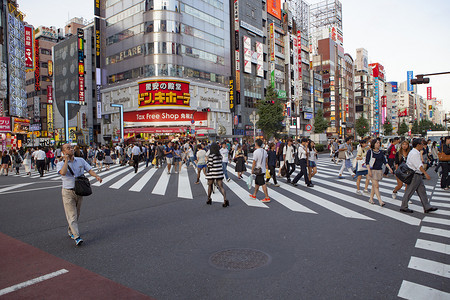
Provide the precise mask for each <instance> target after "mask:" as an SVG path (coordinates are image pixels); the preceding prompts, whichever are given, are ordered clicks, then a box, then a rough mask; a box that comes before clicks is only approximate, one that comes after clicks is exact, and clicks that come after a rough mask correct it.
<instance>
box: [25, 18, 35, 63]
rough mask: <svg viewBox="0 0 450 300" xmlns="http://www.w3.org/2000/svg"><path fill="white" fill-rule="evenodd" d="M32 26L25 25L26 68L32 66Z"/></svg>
mask: <svg viewBox="0 0 450 300" xmlns="http://www.w3.org/2000/svg"><path fill="white" fill-rule="evenodd" d="M33 44H34V41H33V27H31V26H28V25H27V26H25V67H26V68H27V69H33V68H34V52H33V49H34V47H33Z"/></svg>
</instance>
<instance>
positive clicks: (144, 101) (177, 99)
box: [139, 80, 191, 107]
mask: <svg viewBox="0 0 450 300" xmlns="http://www.w3.org/2000/svg"><path fill="white" fill-rule="evenodd" d="M190 100H191V95H190V94H189V82H187V81H178V80H147V81H142V82H139V107H151V106H165V107H167V106H184V107H186V106H187V107H189V106H190Z"/></svg>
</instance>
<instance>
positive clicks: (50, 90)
mask: <svg viewBox="0 0 450 300" xmlns="http://www.w3.org/2000/svg"><path fill="white" fill-rule="evenodd" d="M47 103H48V104H52V103H53V87H52V86H51V85H49V86H47Z"/></svg>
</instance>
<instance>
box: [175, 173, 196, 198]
mask: <svg viewBox="0 0 450 300" xmlns="http://www.w3.org/2000/svg"><path fill="white" fill-rule="evenodd" d="M178 198H185V199H193V197H192V190H191V183H190V182H189V174H188V170H187V169H185V168H180V173H179V174H178Z"/></svg>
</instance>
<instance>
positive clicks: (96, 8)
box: [94, 0, 100, 17]
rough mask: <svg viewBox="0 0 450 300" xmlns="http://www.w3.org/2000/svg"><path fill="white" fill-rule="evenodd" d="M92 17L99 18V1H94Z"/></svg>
mask: <svg viewBox="0 0 450 300" xmlns="http://www.w3.org/2000/svg"><path fill="white" fill-rule="evenodd" d="M94 15H95V16H97V17H100V0H94Z"/></svg>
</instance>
